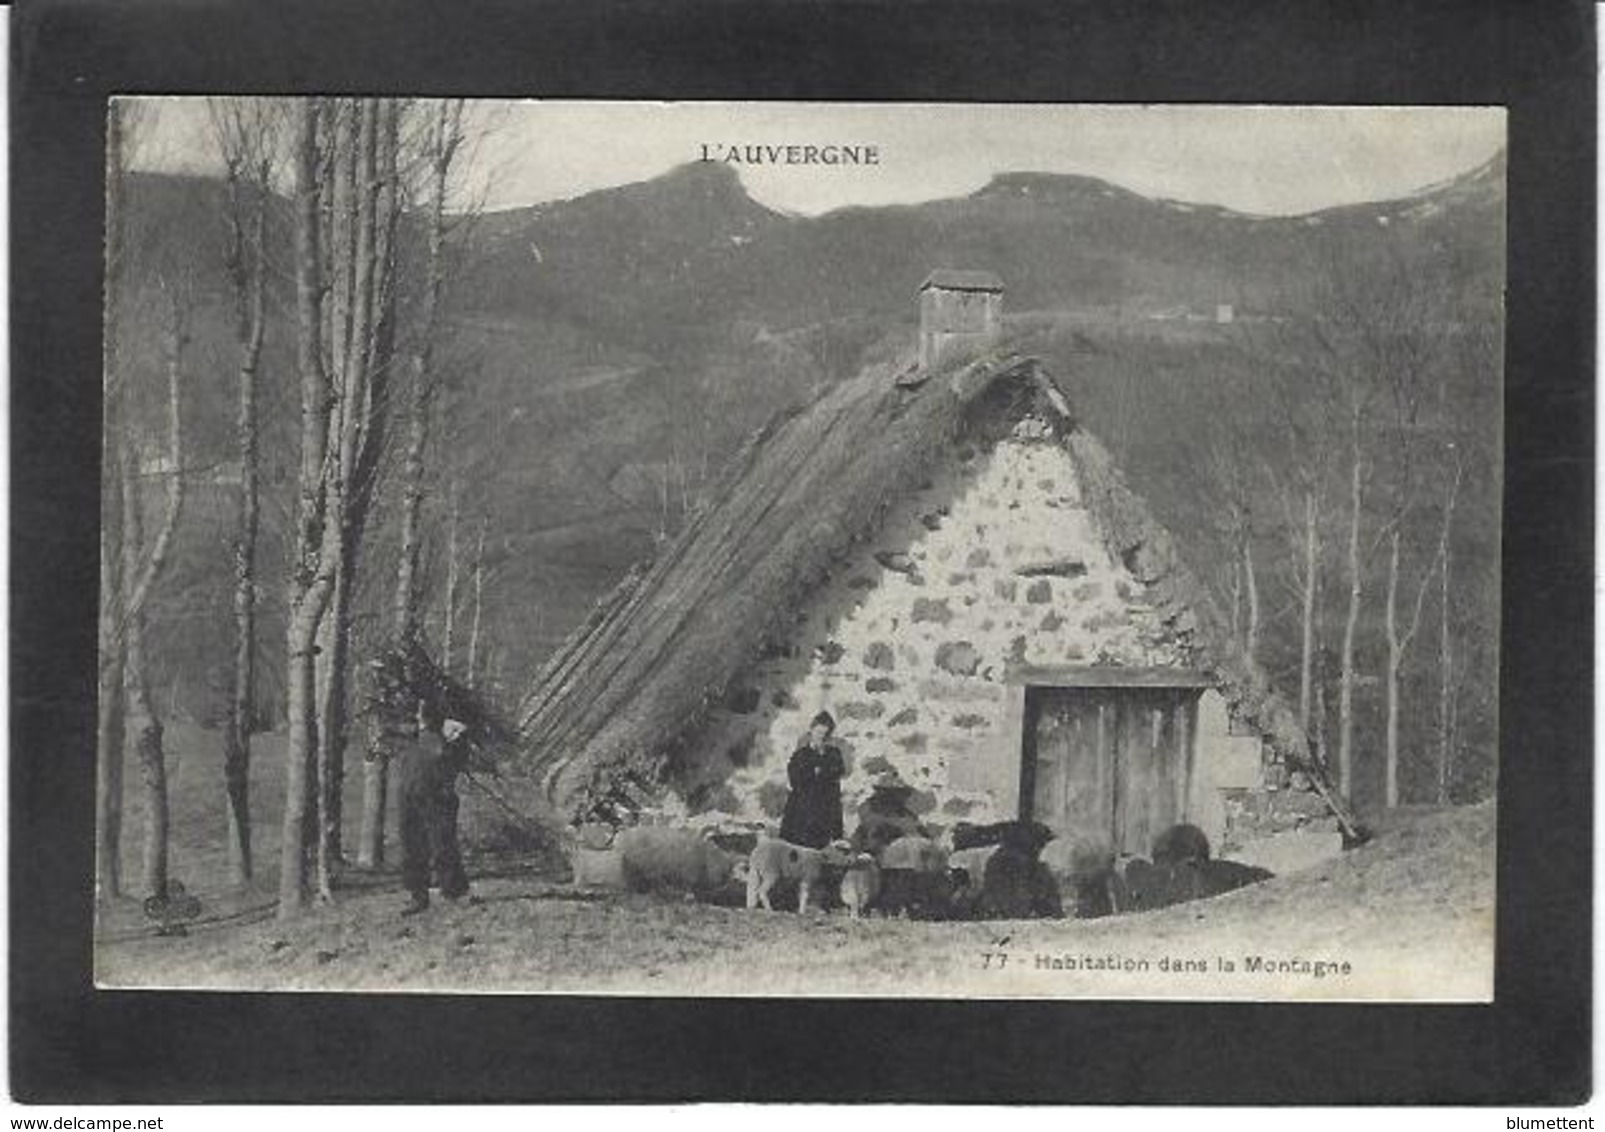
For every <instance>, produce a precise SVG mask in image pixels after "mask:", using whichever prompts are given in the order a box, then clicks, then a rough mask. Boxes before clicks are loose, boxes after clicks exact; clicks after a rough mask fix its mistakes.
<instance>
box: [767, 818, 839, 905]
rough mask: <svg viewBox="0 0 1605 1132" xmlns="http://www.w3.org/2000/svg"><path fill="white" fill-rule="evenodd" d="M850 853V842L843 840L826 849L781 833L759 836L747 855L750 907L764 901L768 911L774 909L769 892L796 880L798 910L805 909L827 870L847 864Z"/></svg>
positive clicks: (832, 843) (833, 842)
mask: <svg viewBox="0 0 1605 1132" xmlns="http://www.w3.org/2000/svg"><path fill="white" fill-rule="evenodd" d="M851 853H852V849H851V846H849V845H848V843H847V842H846V841H843V840H838V841H832V842H831V843H830V844H829V845H827V846H825V847H824V848H823V849H811V848H809V847H808V846H806V845H793V844H792V843H791V842H789V841H782V840H781V839H780V838H778V837H768V836H762V837H759V838H758V844H756V845H755V846H753V849H752V855H751V856H750V857H749V858H748V859H747V907H748V909H753V908H756V907H758V906H759V905H760V904H761V905H763V908H764V910H765V911H768V912H773V911H774V910H775V909H774V905H773V904H771V903H770V900H769V897H770V894H771V893H772V892H773V891H774V888H775V885H776V884H777V883H779V882H780V881H783V880H785V881H795V882H796V884H797V911H798V912H806V911H807V910H808V898H809V896H810V894H811V893H812V890H813V889H815V888H817V887H818V886H819V884H820V882H822V881H823V880H824V879H825V870H826V869H827V868H844V867H846V866H847V864H848V863H849V861H850V860H851Z"/></svg>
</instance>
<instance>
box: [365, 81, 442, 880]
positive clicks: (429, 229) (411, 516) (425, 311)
mask: <svg viewBox="0 0 1605 1132" xmlns="http://www.w3.org/2000/svg"><path fill="white" fill-rule="evenodd" d="M426 116H427V120H428V130H427V142H426V152H425V159H426V181H427V183H426V187H425V189H424V194H425V197H424V207H425V209H426V210H427V211H426V215H427V220H426V234H425V239H426V241H427V251H426V260H425V265H424V281H423V291H422V295H421V296H420V299H419V303H418V309H417V310H416V311H415V312H414V315H413V323H414V325H415V327H416V331H415V333H414V335H413V336H412V338H411V341H410V348H409V350H408V358H407V362H408V365H407V376H408V379H409V382H410V388H409V390H408V393H409V397H408V401H407V422H406V450H405V453H404V455H403V457H402V472H401V477H402V483H401V515H400V547H399V552H398V556H397V566H396V588H395V597H394V607H393V609H394V618H395V634H396V638H397V640H398V641H399V642H400V644H401V645H402V647H403V648H406V647H407V646H409V645H411V644H413V643H416V642H417V641H418V640H419V639H420V637H421V636H422V622H421V610H420V588H421V587H420V584H419V557H420V554H421V552H422V541H423V539H422V531H421V526H420V520H421V516H422V511H423V504H424V498H425V495H426V485H427V468H426V453H427V451H428V445H429V437H430V431H431V424H432V417H433V415H434V410H435V404H436V401H437V399H438V395H439V389H440V375H439V373H438V372H437V371H436V365H435V356H436V350H437V346H438V342H437V339H438V337H439V328H440V306H441V302H442V298H443V295H444V292H445V284H446V262H445V255H446V238H447V235H448V226H447V215H446V197H447V193H448V191H449V188H450V182H451V175H452V168H453V162H454V161H455V160H456V157H457V154H458V151H459V149H460V147H461V146H462V143H463V103H462V101H461V100H447V101H441V102H438V103H435V104H432V105H429V106H428V107H427V111H426ZM389 773H390V752H389V750H388V748H387V744H386V742H385V739H384V736H383V735H382V734H380V732H379V730H378V729H377V728H376V729H375V730H374V731H372V732H371V733H370V741H369V749H368V756H367V760H366V764H365V773H364V781H363V795H362V830H361V834H360V838H359V842H358V850H357V859H358V863H359V864H361V865H363V866H365V867H368V868H373V867H375V866H377V865H379V864H382V863H383V861H384V817H385V807H386V801H387V797H388V794H389Z"/></svg>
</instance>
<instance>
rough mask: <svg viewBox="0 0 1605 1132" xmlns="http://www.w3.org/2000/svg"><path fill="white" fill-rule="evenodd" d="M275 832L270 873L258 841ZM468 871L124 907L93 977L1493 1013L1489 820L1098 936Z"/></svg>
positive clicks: (263, 888)
mask: <svg viewBox="0 0 1605 1132" xmlns="http://www.w3.org/2000/svg"><path fill="white" fill-rule="evenodd" d="M208 769H209V768H208ZM207 777H208V778H209V777H210V776H209V775H208V776H207ZM354 777H355V776H354ZM267 785H268V784H267V783H263V786H264V787H266V786H267ZM265 792H266V791H264V793H265ZM177 793H178V794H180V795H182V793H183V791H178V792H177ZM194 804H195V805H196V806H200V803H198V802H197V803H194ZM189 806H190V803H188V802H186V803H185V804H184V807H181V808H180V810H181V812H185V811H187V809H188V807H189ZM200 808H202V809H205V808H208V807H200ZM130 818H131V824H130V829H137V825H136V824H133V822H134V820H137V819H136V817H135V814H133V813H131V814H130ZM191 828H192V829H193V828H197V827H193V826H192V827H191ZM263 833H264V836H263V841H264V844H263V845H262V846H261V848H262V849H263V850H264V851H265V852H264V854H263V857H264V859H265V860H269V861H271V853H270V852H267V851H270V850H273V849H275V848H276V846H273V845H272V844H271V836H270V835H271V826H270V825H268V824H267V823H264V826H263ZM194 836H198V837H199V842H198V843H196V844H190V843H183V844H180V845H177V846H175V852H174V857H175V862H176V865H175V873H176V875H179V876H181V877H195V878H205V877H207V876H209V875H215V873H213V872H211V871H210V870H215V869H216V867H217V864H218V862H217V861H216V860H215V859H213V858H212V856H211V854H210V850H211V848H212V847H213V846H215V844H216V842H215V841H211V840H210V839H209V838H208V836H207V835H206V832H205V830H204V829H200V831H199V833H198V834H195V835H194ZM136 840H137V839H136ZM476 864H477V866H478V868H477V870H476V869H475V865H476ZM186 870H187V871H186ZM470 871H471V873H473V874H474V890H475V893H476V895H477V896H478V897H479V898H480V901H481V902H480V903H477V904H473V905H467V904H464V905H461V906H455V907H454V906H451V905H448V904H446V903H445V902H439V901H437V903H436V906H435V907H434V908H432V909H431V910H430V911H429V912H428V913H426V914H425V915H423V916H419V917H414V918H408V919H403V918H401V917H400V916H399V915H398V913H399V911H400V909H401V907H402V905H403V903H404V898H403V896H402V895H401V893H400V891H399V888H398V886H397V884H396V881H395V877H394V874H393V873H384V872H381V873H376V874H360V873H354V874H350V876H349V881H348V883H347V885H346V886H345V887H343V888H342V889H341V891H340V893H339V899H338V901H337V902H336V903H335V904H333V905H331V906H327V907H321V908H318V909H316V910H314V911H312V912H311V913H309V914H307V915H305V916H303V917H302V918H300V919H299V920H296V921H293V922H282V921H279V920H277V919H275V918H274V907H273V904H272V900H271V893H272V883H271V882H272V870H271V869H268V870H265V871H264V875H263V876H261V877H260V878H259V880H258V884H257V885H256V886H255V887H253V888H252V889H250V890H248V891H245V892H242V893H228V892H226V891H222V890H219V891H215V892H212V891H208V890H207V887H206V885H204V884H201V883H191V884H190V888H191V891H195V892H197V893H198V894H200V895H202V898H203V904H204V911H203V914H202V916H201V918H200V920H198V921H197V922H195V923H194V924H192V925H191V926H190V928H189V934H188V935H187V936H183V937H157V936H155V935H154V932H153V929H152V927H151V925H150V924H149V923H148V922H146V921H144V920H143V917H142V916H141V914H140V913H139V910H138V907H137V905H136V904H135V902H133V901H124V902H122V903H120V904H118V905H115V906H113V907H111V908H109V909H107V910H106V911H105V912H104V913H103V915H102V917H101V923H100V926H99V930H98V931H97V940H96V949H95V956H96V980H97V982H98V983H99V984H100V985H102V986H115V987H192V988H209V989H253V990H266V989H275V990H307V991H312V990H318V991H326V990H363V991H419V990H434V991H453V992H465V993H508V992H513V993H519V992H529V993H542V992H547V993H550V992H557V993H581V992H586V993H604V994H648V995H650V994H666V995H667V994H675V995H763V994H788V995H796V994H805V995H806V994H812V995H829V996H877V997H879V996H895V995H920V996H934V997H946V996H962V997H977V996H984V997H1017V996H1029V997H1037V996H1047V997H1077V998H1128V997H1152V996H1164V997H1170V998H1190V999H1213V998H1239V999H1269V998H1276V999H1285V998H1295V999H1329V1000H1350V1001H1353V1000H1378V999H1382V1000H1389V999H1411V1000H1416V1001H1480V1000H1486V999H1488V998H1490V997H1491V994H1492V979H1493V974H1492V969H1493V922H1494V807H1493V806H1492V805H1483V806H1478V807H1473V808H1466V809H1460V810H1449V811H1443V812H1431V811H1414V812H1401V813H1399V814H1397V815H1395V816H1394V817H1393V819H1392V820H1391V821H1390V822H1389V823H1388V826H1387V827H1386V828H1384V829H1383V831H1382V833H1381V834H1380V835H1379V836H1378V838H1377V839H1376V840H1375V841H1373V842H1372V843H1370V844H1368V845H1365V846H1362V847H1360V848H1358V849H1354V850H1351V851H1349V852H1347V853H1345V854H1344V855H1343V856H1342V857H1340V858H1338V859H1336V860H1333V861H1331V862H1329V863H1327V864H1326V865H1323V866H1318V867H1316V868H1314V869H1311V870H1307V871H1305V872H1302V873H1299V874H1295V875H1289V876H1282V877H1277V878H1275V879H1273V880H1270V881H1267V882H1266V883H1264V884H1261V885H1256V886H1254V887H1252V888H1248V889H1243V890H1239V891H1237V892H1234V893H1229V894H1227V895H1225V896H1221V897H1217V898H1215V899H1213V900H1207V901H1199V902H1196V903H1193V904H1187V905H1178V906H1175V907H1171V908H1167V909H1162V910H1160V911H1157V912H1150V913H1144V914H1138V915H1129V916H1119V917H1108V918H1104V919H1099V920H1083V921H1078V920H1060V921H1015V922H999V923H922V922H910V921H903V920H886V919H874V918H871V919H867V920H864V921H858V922H854V921H851V920H849V919H848V918H847V917H846V916H845V915H844V914H842V913H839V912H838V913H836V914H832V915H824V914H820V913H811V914H809V915H805V916H798V915H796V914H794V913H786V912H774V913H765V912H747V911H745V910H744V909H735V908H723V907H713V906H706V905H698V904H695V903H690V902H687V901H684V900H680V899H671V898H658V897H652V896H645V895H616V894H607V895H602V894H593V893H585V892H578V891H574V890H572V889H570V888H569V887H568V886H566V885H559V884H553V883H551V882H549V881H545V880H541V879H538V878H537V877H536V876H535V875H534V874H533V872H532V871H531V870H530V869H528V868H526V867H523V866H521V865H520V863H519V862H517V861H514V860H510V859H508V858H506V857H502V858H497V859H494V860H489V859H486V858H483V857H481V858H479V859H477V861H476V860H471V861H470ZM1345 965H1346V966H1345ZM1228 968H1229V969H1228Z"/></svg>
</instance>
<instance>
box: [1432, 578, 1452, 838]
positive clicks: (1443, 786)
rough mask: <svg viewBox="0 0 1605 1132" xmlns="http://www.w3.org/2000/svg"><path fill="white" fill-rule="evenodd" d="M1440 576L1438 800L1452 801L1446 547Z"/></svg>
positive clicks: (1450, 669) (1443, 802)
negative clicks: (1450, 788) (1450, 781)
mask: <svg viewBox="0 0 1605 1132" xmlns="http://www.w3.org/2000/svg"><path fill="white" fill-rule="evenodd" d="M1444 549H1445V553H1444V557H1443V561H1442V562H1441V563H1440V564H1439V568H1440V571H1441V572H1440V573H1439V575H1438V600H1439V605H1438V766H1437V776H1436V777H1437V790H1436V792H1435V799H1434V800H1435V801H1436V802H1437V803H1438V805H1440V806H1447V805H1448V804H1449V767H1450V762H1451V758H1450V753H1451V751H1452V750H1453V749H1454V712H1453V705H1454V670H1455V663H1454V638H1453V637H1452V636H1451V634H1450V630H1449V573H1450V555H1449V554H1448V547H1447V546H1445V548H1444Z"/></svg>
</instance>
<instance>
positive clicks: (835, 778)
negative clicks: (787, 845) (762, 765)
mask: <svg viewBox="0 0 1605 1132" xmlns="http://www.w3.org/2000/svg"><path fill="white" fill-rule="evenodd" d="M835 731H836V721H835V720H834V719H832V718H831V715H830V713H829V712H828V711H822V712H820V713H819V714H818V715H816V716H814V718H813V720H812V722H811V723H810V724H809V725H808V738H807V740H806V741H805V742H804V743H803V745H802V746H800V747H798V748H797V751H796V753H795V754H793V755H792V756H791V761H790V762H789V763H787V764H786V778H787V780H788V781H789V783H790V785H791V793H790V794H788V795H787V796H786V810H785V813H784V814H783V815H782V816H781V819H780V838H781V840H782V841H789V842H791V843H792V844H793V845H806V846H808V847H809V848H811V849H823V848H824V847H825V846H826V845H829V844H830V843H831V842H832V841H835V840H836V839H837V838H839V837H841V835H842V776H843V775H845V774H846V773H847V766H846V764H845V763H844V762H843V761H842V753H841V751H840V750H839V749H838V748H837V747H835V746H832V745H831V744H830V742H829V739H830V737H831V735H832V734H834V733H835Z"/></svg>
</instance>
